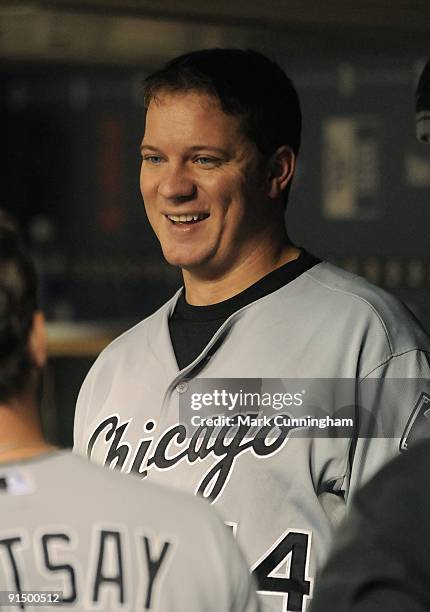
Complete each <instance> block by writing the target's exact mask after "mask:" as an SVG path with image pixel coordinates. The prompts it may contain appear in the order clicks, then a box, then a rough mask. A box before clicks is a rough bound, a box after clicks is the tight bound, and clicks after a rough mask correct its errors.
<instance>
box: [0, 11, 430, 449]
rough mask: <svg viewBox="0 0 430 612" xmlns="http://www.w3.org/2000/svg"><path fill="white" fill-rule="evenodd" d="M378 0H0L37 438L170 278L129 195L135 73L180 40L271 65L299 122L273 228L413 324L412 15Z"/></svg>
mask: <svg viewBox="0 0 430 612" xmlns="http://www.w3.org/2000/svg"><path fill="white" fill-rule="evenodd" d="M385 4H386V6H385V10H384V11H382V7H381V6H379V5H378V7H373V8H371V7H370V5H369V7H370V8H369V7H368V11H367V14H366V15H365V13H364V12H363V10H361V9H363V3H361V4H360V7H358V8H357V7H356V8H354V6H350V7H349V9H345V8H344V7H343V5H342V4H341V3H336V2H332V3H327V7H328V8H330V10H328V9H327V7H326V10H324V11H323V10H322V9H321V7H320V6H319V8H317V7H316V5H314V4H313V3H311V2H308V3H306V2H303V3H301V4H300V7H299V6H298V5H297V6H296V5H294V3H293V4H292V5H291V6H290V7H289V8H288V7H287V4H286V3H285V4H284V3H279V2H272V3H270V2H269V3H266V4H265V6H264V7H262V6H261V5H260V4H258V5H257V3H255V5H253V4H252V3H251V4H249V3H247V8H246V7H245V6H244V7H241V3H239V4H238V5H237V6H236V7H230V6H229V5H228V3H227V2H221V3H220V4H219V5H218V9H219V10H218V13H217V14H215V13H214V12H213V11H211V9H210V8H209V5H207V6H205V5H204V4H203V5H202V4H198V3H197V2H192V1H191V0H189V1H188V2H186V3H185V6H183V7H182V12H181V9H179V8H177V7H176V6H175V5H174V3H169V2H167V3H166V4H165V5H164V13H163V11H161V12H160V11H157V10H155V8H154V7H152V6H151V4H150V3H149V2H148V3H143V4H142V3H139V4H137V3H133V2H123V3H118V2H114V1H112V2H107V1H106V2H87V3H83V2H81V3H79V2H40V3H35V4H34V6H33V8H32V9H31V10H30V9H28V8H27V9H26V8H25V5H23V3H19V2H9V3H8V4H7V5H6V4H4V3H0V69H1V71H0V83H1V87H0V91H1V94H0V105H1V112H2V118H3V121H2V124H3V130H2V137H3V138H2V144H3V147H2V148H3V152H4V158H3V159H4V161H3V163H2V164H1V175H0V180H1V185H2V190H1V207H3V208H6V209H7V210H9V211H11V212H13V214H14V215H15V216H16V217H17V218H18V219H19V221H20V222H21V224H22V227H23V228H24V231H25V232H26V234H27V236H28V238H29V240H30V242H31V245H32V248H33V252H34V255H35V257H36V261H37V265H38V269H39V272H40V278H41V303H42V306H43V307H44V309H45V312H46V314H47V317H48V321H49V323H50V326H49V331H50V340H51V362H50V365H49V368H48V373H47V377H46V381H45V390H44V398H43V411H44V416H45V423H46V429H47V432H48V435H49V436H50V437H51V438H52V439H53V440H56V441H58V442H59V443H61V444H70V442H71V424H72V421H73V407H74V403H75V399H76V393H77V391H78V389H79V386H80V383H81V381H82V378H83V376H84V375H85V372H86V371H87V369H88V367H89V365H90V364H91V362H92V361H93V360H94V358H95V356H96V354H97V353H98V352H99V350H100V349H101V348H102V346H104V344H105V343H106V342H107V341H108V340H109V339H110V338H112V337H114V336H115V335H116V334H117V333H119V332H120V331H121V330H123V329H126V328H127V327H128V326H129V325H131V324H133V323H134V322H136V321H138V320H140V319H141V318H143V317H144V316H146V315H147V314H149V313H151V312H153V311H154V310H155V309H156V308H157V307H158V306H159V305H161V304H162V303H163V301H165V299H166V298H167V297H169V296H170V295H171V294H172V293H173V291H174V290H175V289H176V287H178V286H179V283H180V277H179V275H178V273H177V271H175V270H173V269H171V268H169V267H168V266H167V265H166V264H165V263H164V262H163V259H162V257H161V252H160V250H159V248H158V245H157V242H156V240H155V238H154V237H153V235H152V233H151V231H150V229H149V226H148V224H147V221H146V218H145V213H144V209H143V204H142V201H141V196H140V193H139V181H138V175H139V164H140V158H139V143H140V140H141V137H142V134H143V123H142V100H141V81H142V78H143V77H144V76H145V74H146V73H147V72H148V71H150V70H153V69H154V68H156V67H157V66H159V65H160V64H161V63H162V62H163V61H165V60H166V59H168V58H169V57H171V56H173V55H175V54H178V53H181V52H185V51H188V50H191V49H194V48H201V47H211V46H239V47H243V48H248V47H253V48H256V49H259V50H261V51H263V52H265V53H267V54H268V55H269V56H271V57H273V58H274V59H276V60H277V61H278V62H279V63H280V64H281V65H282V66H283V67H284V68H285V69H286V71H287V73H288V74H289V75H290V76H291V77H292V78H293V80H294V82H295V83H296V86H297V89H298V91H299V95H300V98H301V100H302V109H303V115H304V131H303V144H302V149H301V153H300V157H299V165H298V172H297V175H296V177H295V179H294V183H293V189H292V193H291V197H290V203H289V208H288V211H287V225H288V228H289V230H290V235H291V238H292V239H293V241H294V242H295V243H296V244H299V245H302V246H305V247H306V248H307V249H308V250H309V251H311V252H313V253H314V254H316V255H319V256H320V257H323V258H328V259H330V260H331V261H333V262H335V263H337V264H338V265H340V266H342V267H345V268H347V269H349V270H352V271H355V272H358V273H359V274H362V275H364V276H366V277H367V278H369V279H370V280H372V281H373V282H375V283H377V284H379V285H381V286H383V287H385V288H387V289H388V290H389V291H391V292H393V293H395V294H396V295H398V296H399V297H400V298H401V299H402V300H403V301H405V302H406V303H407V304H408V306H409V307H410V308H411V309H412V310H413V311H414V312H415V313H416V315H417V316H418V317H419V318H420V320H421V321H422V322H423V323H424V325H425V326H427V327H430V297H429V291H428V288H429V284H430V257H429V241H428V230H429V225H430V224H429V220H430V214H429V207H430V147H429V148H428V149H427V148H426V147H424V146H423V145H420V144H419V143H418V142H417V141H416V140H415V124H414V91H415V86H416V82H417V79H418V75H419V73H420V70H421V68H422V67H423V65H424V63H425V61H426V59H427V57H428V55H430V52H429V45H428V27H426V26H425V24H426V23H427V25H429V24H430V12H429V9H428V8H426V4H422V5H421V4H420V3H418V4H417V7H416V9H415V10H414V11H413V10H411V9H410V7H409V8H407V7H406V5H404V6H403V8H401V7H400V8H398V10H397V9H396V11H397V12H394V11H393V9H392V7H389V3H385ZM399 6H400V5H399ZM336 9H337V10H336ZM186 10H188V12H186ZM29 11H30V12H29ZM372 11H373V12H372ZM84 323H85V325H83V324H84ZM91 338H93V340H94V341H91Z"/></svg>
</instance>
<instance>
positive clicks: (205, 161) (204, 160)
mask: <svg viewBox="0 0 430 612" xmlns="http://www.w3.org/2000/svg"><path fill="white" fill-rule="evenodd" d="M194 163H196V164H200V165H202V166H208V165H209V164H214V165H216V164H217V163H218V160H217V159H215V158H214V157H206V156H205V155H200V156H199V157H196V159H195V160H194Z"/></svg>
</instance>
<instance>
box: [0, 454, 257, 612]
mask: <svg viewBox="0 0 430 612" xmlns="http://www.w3.org/2000/svg"><path fill="white" fill-rule="evenodd" d="M0 509H1V515H0V516H1V520H0V592H1V591H12V592H15V595H17V596H18V597H19V595H18V594H19V593H20V592H21V593H22V594H23V596H24V595H26V596H29V597H30V599H28V601H30V602H31V601H37V598H39V600H40V593H39V594H37V593H35V592H36V591H43V592H45V597H46V596H47V593H50V597H51V601H53V602H54V598H56V597H57V596H56V595H55V593H56V592H58V591H61V592H62V593H63V598H64V603H63V605H61V606H60V607H61V608H63V607H64V608H66V609H73V610H80V611H84V610H109V611H110V612H113V610H122V611H128V612H137V611H139V610H142V611H145V610H148V611H153V612H203V611H205V612H206V611H213V612H220V611H221V610H222V611H226V612H227V611H228V612H236V611H241V612H258V603H257V597H256V594H255V585H254V584H253V582H252V581H251V578H250V574H249V570H248V567H247V565H246V563H245V560H244V559H243V557H242V555H241V553H240V551H239V550H238V548H237V546H236V544H235V542H234V539H233V536H232V535H231V533H230V532H229V530H228V529H227V528H226V526H225V525H224V524H223V522H222V521H221V520H220V519H219V518H218V517H217V516H216V513H215V512H214V511H213V510H212V509H211V508H210V507H209V506H208V504H206V503H205V502H203V501H202V500H198V499H196V498H194V497H193V496H192V495H188V494H185V493H181V492H172V491H168V490H165V489H164V487H158V486H155V485H152V484H151V483H147V486H142V483H141V482H139V481H138V480H137V479H135V478H130V477H125V476H123V475H121V474H119V473H113V472H110V471H108V470H105V469H102V468H100V467H99V466H97V465H94V464H91V463H90V462H88V461H86V460H85V459H83V458H82V457H78V456H76V455H73V454H72V453H70V452H67V451H60V452H55V453H49V454H45V455H43V456H39V457H38V458H35V459H32V460H26V461H21V462H17V463H10V464H2V465H0ZM27 592H28V593H27ZM0 595H1V597H3V598H5V597H6V595H5V594H0ZM35 598H36V599H35ZM22 600H23V597H21V599H20V601H22ZM14 601H15V602H16V605H12V606H10V607H7V608H6V607H5V608H4V609H5V610H6V609H7V610H11V609H13V610H18V609H26V610H33V609H34V610H40V609H48V605H46V606H42V608H40V607H33V606H31V605H26V606H25V607H24V606H23V605H22V604H19V603H18V601H19V600H17V599H14ZM4 603H5V602H4ZM49 608H50V606H49ZM0 609H3V606H2V605H1V602H0Z"/></svg>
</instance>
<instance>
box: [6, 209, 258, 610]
mask: <svg viewBox="0 0 430 612" xmlns="http://www.w3.org/2000/svg"><path fill="white" fill-rule="evenodd" d="M45 355H46V339H45V328H44V323H43V317H42V315H41V313H40V312H38V311H37V308H36V282H35V274H34V269H33V266H32V264H31V262H30V260H29V259H28V257H27V255H26V252H25V250H24V249H23V247H22V246H21V244H20V242H19V241H18V238H17V234H16V231H15V230H14V228H13V225H12V224H11V223H10V221H7V220H6V219H5V218H3V216H1V217H0V517H1V520H0V609H1V610H3V609H4V610H11V609H12V610H33V609H34V610H39V609H43V610H46V609H49V608H50V607H51V606H53V607H55V606H59V607H60V608H62V609H63V608H65V609H73V610H79V611H84V610H106V611H109V612H112V611H113V610H123V611H129V612H137V611H138V610H141V611H144V610H148V611H154V612H157V611H159V612H190V611H191V612H203V611H206V610H210V611H213V612H215V611H216V612H219V611H220V610H223V611H226V612H227V611H228V612H236V611H238V610H240V611H242V612H258V603H257V597H256V594H255V586H254V585H253V584H252V581H251V579H250V574H249V570H248V568H247V565H246V563H245V561H244V559H243V557H242V556H241V554H240V552H239V550H238V548H237V546H236V544H235V542H234V539H233V536H232V535H231V533H230V530H229V529H227V528H226V526H225V525H224V524H223V523H222V521H221V520H220V519H219V518H218V517H217V516H216V515H215V513H214V511H213V510H212V509H211V508H210V507H209V506H208V505H207V504H206V503H205V502H203V501H202V500H197V499H195V498H194V497H193V496H191V495H187V494H185V493H181V492H170V491H165V490H164V488H158V487H157V486H155V485H152V484H151V483H147V486H142V484H141V483H140V481H139V480H138V479H134V478H129V477H127V478H126V477H125V476H123V475H121V474H119V473H112V472H109V471H108V470H104V469H102V468H100V467H99V466H96V465H93V464H90V463H89V462H88V461H86V460H85V459H83V458H81V457H78V456H76V455H73V454H72V453H71V452H68V451H59V450H58V449H55V448H54V447H52V446H51V445H49V444H48V443H47V442H46V441H45V440H44V439H43V436H42V433H41V429H40V423H39V419H38V416H37V406H36V395H37V388H38V384H39V379H40V374H41V371H42V368H43V365H44V361H45ZM36 606H37V607H36Z"/></svg>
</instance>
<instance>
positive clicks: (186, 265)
mask: <svg viewBox="0 0 430 612" xmlns="http://www.w3.org/2000/svg"><path fill="white" fill-rule="evenodd" d="M163 254H164V258H165V260H166V261H167V263H169V264H170V265H171V266H175V267H177V268H181V270H187V271H189V272H192V271H198V270H201V268H202V267H205V266H206V265H207V260H208V257H203V256H201V255H200V256H199V255H197V254H191V253H184V252H182V253H178V252H173V253H172V252H170V253H167V252H164V253H163Z"/></svg>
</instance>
